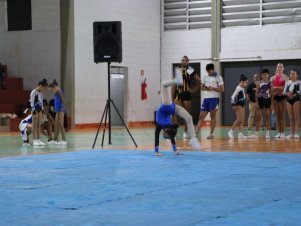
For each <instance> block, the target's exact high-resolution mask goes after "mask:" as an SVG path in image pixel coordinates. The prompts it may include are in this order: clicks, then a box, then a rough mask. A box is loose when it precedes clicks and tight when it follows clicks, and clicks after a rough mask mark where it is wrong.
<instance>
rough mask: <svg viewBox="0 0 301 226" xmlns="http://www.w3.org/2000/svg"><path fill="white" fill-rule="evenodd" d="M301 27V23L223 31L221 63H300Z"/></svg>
mask: <svg viewBox="0 0 301 226" xmlns="http://www.w3.org/2000/svg"><path fill="white" fill-rule="evenodd" d="M300 27H301V23H295V24H276V25H266V26H262V27H260V26H254V27H252V26H250V27H232V28H223V29H222V32H221V34H222V49H221V59H224V60H227V59H229V58H230V59H229V60H231V58H238V59H239V58H252V57H257V56H260V57H261V58H258V60H277V59H300V57H301V29H300ZM234 60H235V59H234ZM242 60H243V59H242Z"/></svg>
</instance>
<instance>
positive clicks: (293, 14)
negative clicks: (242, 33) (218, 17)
mask: <svg viewBox="0 0 301 226" xmlns="http://www.w3.org/2000/svg"><path fill="white" fill-rule="evenodd" d="M222 3H223V5H222V24H223V26H224V27H229V26H249V25H266V24H279V23H294V22H301V0H223V2H222Z"/></svg>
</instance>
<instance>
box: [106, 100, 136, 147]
mask: <svg viewBox="0 0 301 226" xmlns="http://www.w3.org/2000/svg"><path fill="white" fill-rule="evenodd" d="M109 101H111V102H112V104H113V106H114V108H115V110H116V112H117V114H118V116H119V118H120V120H121V121H122V123H123V126H124V127H125V128H126V130H127V131H128V134H129V135H130V137H131V138H132V141H133V142H134V144H135V146H136V147H137V144H136V142H135V140H134V138H133V136H132V134H131V132H130V131H129V129H128V127H127V125H126V124H125V122H124V120H123V118H122V117H121V115H120V113H119V111H118V110H117V107H116V106H115V104H114V101H113V100H109Z"/></svg>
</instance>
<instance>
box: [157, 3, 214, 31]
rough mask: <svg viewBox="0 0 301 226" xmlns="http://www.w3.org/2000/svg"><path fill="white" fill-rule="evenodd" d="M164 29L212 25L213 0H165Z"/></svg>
mask: <svg viewBox="0 0 301 226" xmlns="http://www.w3.org/2000/svg"><path fill="white" fill-rule="evenodd" d="M163 20H164V21H163V24H164V30H165V31H166V30H181V29H182V30H189V29H197V28H210V27H211V0H164V1H163Z"/></svg>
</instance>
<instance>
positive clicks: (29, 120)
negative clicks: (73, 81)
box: [19, 79, 67, 146]
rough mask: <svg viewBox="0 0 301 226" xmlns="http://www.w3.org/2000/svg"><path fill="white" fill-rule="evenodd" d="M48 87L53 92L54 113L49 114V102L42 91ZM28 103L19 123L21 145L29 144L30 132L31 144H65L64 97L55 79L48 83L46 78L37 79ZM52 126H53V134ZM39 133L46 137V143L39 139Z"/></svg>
mask: <svg viewBox="0 0 301 226" xmlns="http://www.w3.org/2000/svg"><path fill="white" fill-rule="evenodd" d="M48 88H49V89H50V91H51V92H52V93H53V94H54V111H55V113H54V115H53V114H50V109H49V104H48V103H47V101H45V100H44V95H43V92H45V91H46V90H47V89H48ZM29 103H30V104H29V105H30V106H29V107H28V108H27V112H26V114H27V117H26V118H25V119H23V120H22V121H21V122H20V124H19V129H20V132H21V137H22V140H23V146H30V145H31V143H30V142H29V135H30V134H32V137H33V142H32V145H33V146H46V145H51V144H59V145H66V144H67V141H66V136H65V128H64V115H65V107H64V97H63V93H62V91H61V88H60V87H59V85H58V83H57V81H56V80H55V79H54V80H53V81H52V82H50V83H49V84H48V82H47V80H46V79H43V80H41V81H39V82H38V85H37V87H36V88H35V89H34V90H32V92H31V94H30V101H29ZM52 128H54V135H53V134H52V131H53V130H52ZM41 133H42V134H44V135H45V136H47V137H48V142H47V143H44V142H42V141H41V140H40V134H41Z"/></svg>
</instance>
